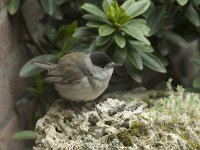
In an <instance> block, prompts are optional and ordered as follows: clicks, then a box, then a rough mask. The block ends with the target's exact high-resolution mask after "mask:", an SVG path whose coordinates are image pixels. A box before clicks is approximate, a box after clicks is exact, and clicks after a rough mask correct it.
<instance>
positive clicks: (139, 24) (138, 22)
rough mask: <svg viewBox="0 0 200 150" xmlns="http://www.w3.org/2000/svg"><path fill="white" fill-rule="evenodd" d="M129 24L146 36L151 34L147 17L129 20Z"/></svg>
mask: <svg viewBox="0 0 200 150" xmlns="http://www.w3.org/2000/svg"><path fill="white" fill-rule="evenodd" d="M127 24H128V25H131V26H134V27H135V28H137V29H138V30H139V31H140V32H142V34H143V35H145V36H148V35H149V31H150V29H149V27H148V26H147V22H146V20H145V19H133V20H131V21H129V22H128V23H127Z"/></svg>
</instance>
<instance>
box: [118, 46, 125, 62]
mask: <svg viewBox="0 0 200 150" xmlns="http://www.w3.org/2000/svg"><path fill="white" fill-rule="evenodd" d="M117 50H118V54H119V55H120V57H121V58H122V59H124V60H125V59H126V57H127V47H124V48H117Z"/></svg>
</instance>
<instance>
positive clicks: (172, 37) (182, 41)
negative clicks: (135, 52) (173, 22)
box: [160, 30, 188, 47]
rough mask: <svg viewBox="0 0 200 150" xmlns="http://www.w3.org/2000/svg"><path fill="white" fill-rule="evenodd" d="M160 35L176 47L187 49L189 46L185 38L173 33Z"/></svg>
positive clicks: (163, 32)
mask: <svg viewBox="0 0 200 150" xmlns="http://www.w3.org/2000/svg"><path fill="white" fill-rule="evenodd" d="M160 34H162V35H163V37H165V38H166V39H167V40H168V41H170V42H172V43H174V44H175V45H178V46H181V47H186V46H187V45H188V44H187V42H186V41H185V39H184V38H182V37H181V36H180V35H178V34H176V33H174V32H172V31H164V30H163V31H161V32H160Z"/></svg>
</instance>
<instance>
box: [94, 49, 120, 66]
mask: <svg viewBox="0 0 200 150" xmlns="http://www.w3.org/2000/svg"><path fill="white" fill-rule="evenodd" d="M90 59H91V62H92V64H93V65H95V66H98V67H101V68H105V67H111V68H112V67H116V66H121V64H115V63H114V62H112V60H111V59H110V58H109V57H108V56H107V55H106V54H104V53H102V52H93V53H91V54H90Z"/></svg>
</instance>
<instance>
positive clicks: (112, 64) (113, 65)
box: [109, 62, 122, 68]
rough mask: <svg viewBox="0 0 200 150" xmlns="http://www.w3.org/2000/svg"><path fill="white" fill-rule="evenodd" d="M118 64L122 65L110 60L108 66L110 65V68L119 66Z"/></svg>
mask: <svg viewBox="0 0 200 150" xmlns="http://www.w3.org/2000/svg"><path fill="white" fill-rule="evenodd" d="M119 66H122V64H116V63H114V62H112V63H110V64H109V67H111V68H114V67H119Z"/></svg>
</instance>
